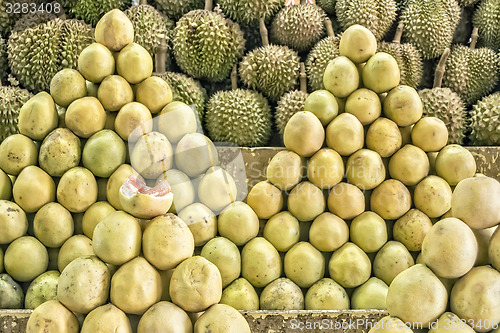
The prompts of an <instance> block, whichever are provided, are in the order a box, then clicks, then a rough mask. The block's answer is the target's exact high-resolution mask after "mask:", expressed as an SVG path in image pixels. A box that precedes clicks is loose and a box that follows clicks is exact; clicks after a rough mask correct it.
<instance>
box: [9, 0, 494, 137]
mask: <svg viewBox="0 0 500 333" xmlns="http://www.w3.org/2000/svg"><path fill="white" fill-rule="evenodd" d="M204 2H205V1H203V0H190V1H179V0H176V1H174V0H161V1H160V0H157V1H153V3H152V4H153V5H155V6H156V8H157V9H154V8H153V7H150V6H134V7H132V8H130V9H128V10H127V11H126V13H127V15H128V16H129V17H130V18H131V20H132V21H133V23H134V26H135V30H136V32H137V33H136V42H138V43H139V44H141V45H144V46H145V47H146V49H148V51H150V53H151V54H154V53H156V52H157V49H158V46H159V43H160V42H159V39H158V38H156V36H157V35H164V36H165V38H166V39H167V41H168V43H167V45H171V48H172V51H173V52H169V53H172V58H173V59H175V61H173V60H170V61H169V59H170V58H171V57H170V54H168V55H167V57H166V58H167V67H168V68H169V69H171V70H175V71H182V72H184V73H186V74H187V75H188V76H185V75H182V74H173V73H171V74H169V75H167V74H164V75H163V76H164V77H167V76H169V77H173V76H175V81H176V82H177V83H178V84H179V89H177V90H178V96H177V98H178V99H180V100H183V101H184V102H187V103H190V104H195V105H196V106H197V109H198V111H199V113H200V115H203V113H204V104H205V103H207V102H208V106H209V108H208V110H207V115H206V117H205V119H206V120H207V121H206V129H207V130H208V134H209V135H210V136H212V139H214V140H221V141H232V142H234V143H236V144H239V145H244V146H258V145H265V144H268V143H269V138H270V137H271V131H272V129H273V127H272V124H271V118H272V115H271V112H272V111H271V110H273V108H272V106H275V105H276V108H275V111H274V117H275V119H276V128H277V131H276V132H280V131H281V130H282V128H283V127H284V124H286V120H287V119H288V118H289V117H291V115H292V114H293V113H294V112H296V111H301V109H302V108H303V103H304V101H305V98H306V97H307V92H305V91H304V89H301V90H294V89H295V88H297V85H298V81H299V80H298V78H299V76H300V60H301V58H302V60H305V64H306V72H307V77H308V82H309V84H308V87H309V91H313V90H318V89H322V88H323V85H322V73H323V71H324V69H325V68H326V65H327V64H328V62H329V61H330V60H332V59H333V58H334V57H336V56H338V42H339V40H340V37H339V36H340V35H337V36H335V35H334V34H333V31H332V30H333V29H329V28H328V24H327V25H326V27H327V28H326V29H325V25H324V22H323V19H324V18H325V17H326V16H327V14H328V15H333V16H331V18H332V20H333V22H334V25H335V26H336V30H337V29H338V27H340V28H342V29H344V28H346V27H348V26H349V25H351V24H353V23H361V24H365V25H366V26H367V27H369V28H370V29H371V30H372V31H373V32H374V34H375V36H377V38H379V39H380V40H381V39H382V38H383V37H384V36H385V40H391V38H390V37H389V36H388V35H390V34H393V31H392V30H391V27H392V26H394V25H395V22H396V20H398V19H399V20H400V21H401V23H402V28H403V29H401V28H400V29H398V31H396V35H395V37H394V41H393V42H386V41H383V40H381V41H380V42H379V50H380V51H385V52H388V53H390V54H391V55H393V56H394V57H395V58H396V59H397V61H398V64H399V66H400V68H401V71H402V83H403V84H407V85H410V86H413V87H417V86H421V87H426V86H427V87H428V88H430V87H431V86H430V85H429V84H425V81H426V80H425V78H424V80H422V76H423V74H422V73H423V68H425V67H430V68H431V70H430V71H429V70H428V71H427V72H429V73H432V65H433V64H434V63H435V62H436V61H434V62H428V61H426V62H424V61H423V60H422V59H430V58H434V57H436V55H437V56H440V54H441V53H442V50H444V49H445V48H446V47H448V46H450V45H451V43H452V38H453V32H454V31H455V29H456V28H457V25H458V23H459V21H460V15H461V12H463V13H467V12H469V13H471V12H472V11H471V9H474V8H476V7H477V9H475V11H474V13H475V14H474V16H473V17H474V20H473V21H474V24H475V25H477V26H478V27H479V28H480V29H479V32H480V36H481V38H479V43H480V45H481V44H482V45H488V46H490V47H492V48H494V49H495V50H493V49H487V48H478V49H475V48H474V47H466V46H464V45H456V46H454V47H453V50H452V53H451V55H450V57H449V60H448V63H447V70H446V72H445V73H446V74H445V77H444V80H443V82H444V86H446V87H449V88H451V90H452V91H450V92H449V93H448V91H446V94H448V95H446V96H444V97H443V96H442V93H440V94H436V93H434V94H432V99H434V100H433V101H432V102H433V104H435V105H439V106H440V107H435V108H434V110H429V112H428V113H429V114H433V115H437V116H439V117H441V118H443V119H444V120H445V121H446V122H447V123H448V125H449V127H450V129H451V130H452V131H451V133H452V135H451V138H452V141H453V142H457V143H462V142H463V141H462V140H463V138H464V136H465V130H466V128H467V127H468V125H469V124H468V123H467V121H468V119H469V118H470V117H468V116H467V114H466V112H465V111H464V110H465V106H463V105H462V102H461V101H460V98H461V99H462V100H463V101H464V102H465V104H466V105H472V104H474V103H475V102H476V101H478V100H479V99H480V98H481V97H484V96H486V95H487V94H489V93H491V92H492V91H493V89H494V87H495V85H496V83H497V82H498V76H499V73H498V72H499V67H500V60H499V57H498V55H497V54H496V53H495V51H498V48H499V46H500V42H499V41H498V39H500V38H496V39H495V36H496V35H495V34H496V33H497V32H496V31H498V29H497V28H495V27H496V26H499V25H500V3H498V1H492V0H482V1H481V2H480V3H479V4H475V3H478V1H459V2H460V5H461V6H465V5H468V6H470V5H474V4H475V7H468V8H465V9H463V10H461V9H460V7H459V3H458V2H457V1H456V0H438V1H435V0H398V1H395V0H377V1H353V0H336V1H333V0H330V1H328V0H318V1H317V3H318V6H316V5H312V4H307V5H306V4H302V5H293V6H285V7H283V3H284V1H283V0H258V1H240V0H238V1H235V0H218V1H217V4H218V5H219V6H220V7H218V9H219V10H215V11H210V12H209V11H204V10H201V8H203V6H204ZM62 3H63V6H64V7H65V9H66V12H67V13H68V16H70V17H76V18H80V19H84V20H85V21H86V22H88V23H90V24H95V22H96V21H97V19H98V18H99V17H100V15H102V14H100V13H104V12H105V11H107V10H108V7H106V6H112V8H114V7H120V8H126V7H127V6H130V2H129V1H117V0H108V1H94V0H86V1H78V2H76V1H68V0H65V1H62ZM75 3H76V4H75ZM209 3H210V1H209ZM0 6H1V4H0ZM216 9H217V8H216ZM221 11H222V13H223V15H225V16H226V17H229V18H230V19H233V20H235V21H236V22H238V23H240V24H241V26H240V25H238V24H237V23H234V22H233V21H231V20H230V19H228V18H226V17H224V16H223V15H221V14H220V12H221ZM165 14H167V15H168V16H167V15H165ZM41 16H42V15H41ZM169 16H170V17H171V18H173V19H174V20H178V21H177V23H176V24H175V22H174V21H173V20H172V19H169ZM260 16H261V17H264V19H265V21H264V24H261V28H262V25H264V28H265V27H266V26H267V27H268V28H269V29H270V34H269V37H270V41H271V42H272V43H274V44H271V45H267V41H266V39H267V38H264V41H260V38H261V35H260V34H257V33H256V31H258V25H259V23H260V22H259V17H260ZM469 16H470V15H469ZM92 17H94V19H93V18H92ZM95 17H97V19H95ZM50 18H53V17H50ZM50 18H49V17H47V15H45V16H44V17H41V18H40V19H41V20H42V21H43V20H47V19H50ZM466 18H467V17H466ZM18 21H19V20H18ZM35 21H36V19H31V21H30V23H28V24H26V26H27V27H29V26H33V25H34V24H35V23H36V22H35ZM266 22H267V23H266ZM30 24H31V25H30ZM174 25H175V26H176V28H175V29H173V28H174ZM2 29H3V27H2ZM495 29H497V30H495ZM216 30H217V33H215V31H216ZM325 31H326V33H327V34H328V36H327V37H326V38H323V37H324V36H325ZM465 31H466V32H465V33H466V34H468V33H469V30H467V29H465ZM492 31H493V32H492ZM462 34H463V33H462ZM47 35H48V36H50V38H45V36H47ZM91 35H92V27H91V25H86V24H84V23H83V22H82V21H77V20H64V21H63V20H59V19H56V20H52V21H49V22H47V23H45V24H42V25H39V26H36V27H32V28H31V29H29V30H24V31H23V30H22V29H20V28H18V29H16V28H14V29H12V33H11V35H10V37H9V43H8V44H9V47H8V52H5V53H8V54H12V56H11V57H10V61H9V63H10V72H11V73H12V74H13V77H11V81H13V82H16V81H17V80H18V81H19V82H20V83H21V86H23V87H25V88H28V90H30V91H31V92H37V91H40V90H43V89H45V88H46V87H45V86H46V85H47V84H48V83H47V82H45V81H46V78H47V77H51V75H50V74H54V73H55V72H57V71H58V70H60V69H61V68H64V67H68V66H69V67H74V66H76V58H75V57H74V54H78V53H79V51H81V49H82V48H83V47H85V46H86V45H88V44H90V42H91V37H90V36H91ZM244 35H245V36H244ZM401 36H402V39H403V41H404V43H401ZM492 36H493V37H492ZM244 37H246V39H247V40H246V45H245V38H244ZM391 37H392V36H391ZM497 37H498V36H497ZM322 38H323V39H322ZM11 41H12V42H11ZM26 41H29V42H30V43H31V45H30V47H26V44H27V42H26ZM38 41H39V42H38ZM408 41H409V42H411V43H408ZM4 44H5V42H4ZM33 44H35V45H37V47H33ZM279 44H284V45H280V46H278V45H279ZM474 44H475V43H474ZM261 45H265V46H262V47H261ZM253 47H257V48H255V49H252V48H253ZM245 48H246V49H245ZM311 48H312V49H311ZM309 50H310V52H308V51H309ZM245 52H246V55H245ZM242 57H243V58H242ZM241 58H242V59H241ZM4 63H5V61H4ZM170 64H171V65H170ZM235 64H239V76H240V80H241V81H242V83H244V84H245V85H246V86H247V87H249V88H250V89H254V90H257V91H259V92H260V93H262V94H264V95H265V97H264V96H262V95H259V97H252V98H251V101H252V102H250V101H245V98H242V99H241V101H242V102H241V103H238V106H239V107H234V105H233V106H232V105H231V103H227V102H225V99H226V98H229V97H230V98H229V99H228V100H229V101H232V100H234V96H236V94H237V93H236V92H226V93H222V92H221V93H219V94H215V93H216V92H217V90H227V89H228V88H229V87H230V85H231V83H230V81H229V79H228V77H229V73H230V72H231V70H232V68H233V66H234V65H235ZM429 64H430V65H431V66H429ZM424 65H426V66H424ZM4 68H5V66H4ZM52 72H53V73H52ZM48 74H49V75H48ZM1 76H2V41H0V77H1ZM190 76H191V77H194V78H196V79H200V80H201V85H200V82H198V81H196V80H193V79H192V78H191V77H190ZM427 76H429V77H430V76H431V75H427ZM210 81H221V83H213V82H210ZM427 81H428V80H427ZM421 82H423V84H420V83H421ZM169 83H170V84H172V83H171V82H169ZM202 85H203V87H205V88H206V89H207V90H208V91H209V95H213V98H212V99H213V100H214V102H212V101H208V99H207V97H208V96H207V94H206V92H205V90H204V88H202ZM175 90H176V88H175V85H174V92H175ZM455 92H456V93H458V98H457V96H455V94H454V93H455ZM25 93H26V92H23V93H20V95H23V94H25ZM193 94H194V95H193ZM250 94H251V95H253V96H257V95H258V93H257V92H254V91H250ZM256 94H257V95H256ZM450 94H452V95H450ZM10 95H12V93H10ZM181 95H182V96H181ZM240 95H241V94H240ZM248 96H249V95H248ZM248 96H247V97H248ZM450 96H452V97H450ZM216 97H217V98H216ZM0 98H2V96H0ZM248 98H249V97H248ZM248 98H247V99H248ZM266 98H267V99H268V100H269V102H270V103H269V102H268V100H266ZM257 100H258V101H259V102H258V103H257ZM493 100H494V99H493ZM7 103H8V104H12V103H9V100H7V101H6V100H5V98H4V101H3V102H2V104H7ZM252 103H257V105H260V106H261V107H260V108H255V107H251V106H252V105H253V104H252ZM276 103H277V104H276ZM490 104H491V103H490ZM210 106H212V107H210ZM215 106H217V108H216V107H215ZM221 106H226V107H225V108H221ZM228 106H232V107H228ZM452 106H453V107H452ZM11 109H12V108H11ZM221 110H224V113H221ZM252 110H260V112H255V111H252ZM491 110H492V108H491V107H490V108H489V113H491V112H494V110H495V108H493V111H491ZM492 116H494V114H493V115H491V114H490V115H489V118H491V117H492ZM472 118H474V117H472ZM210 119H212V120H210ZM238 119H253V122H252V123H253V124H254V126H257V127H255V128H249V129H246V127H245V125H246V124H248V121H247V122H245V121H237V120H238ZM476 119H481V117H476ZM7 120H8V121H9V118H8V117H7ZM4 121H5V120H4V119H3V118H2V122H4ZM10 122H11V123H13V122H12V121H10ZM14 122H15V121H14ZM210 123H212V126H211V125H210ZM256 124H260V125H256ZM479 125H481V126H483V127H486V126H485V125H486V124H479ZM220 128H227V129H230V130H232V131H237V132H239V133H240V135H236V136H234V135H232V136H231V135H228V134H226V135H222V134H221V133H222V131H221V130H220ZM252 129H253V131H252ZM480 131H482V130H481V128H480V127H479V129H476V132H480ZM484 131H488V132H491V131H492V129H491V125H489V129H488V128H486V129H485V130H484ZM225 132H226V133H227V132H228V130H226V131H225ZM240 136H241V137H240ZM483 136H484V137H486V139H485V140H482V141H481V140H474V139H472V140H471V143H473V144H500V140H499V139H495V138H494V137H495V136H494V135H493V136H491V135H489V133H488V134H487V135H483ZM490 137H492V139H490ZM275 138H277V140H276V139H275V140H273V141H272V143H273V144H275V143H277V144H280V139H279V136H278V135H275ZM466 142H467V141H466Z"/></svg>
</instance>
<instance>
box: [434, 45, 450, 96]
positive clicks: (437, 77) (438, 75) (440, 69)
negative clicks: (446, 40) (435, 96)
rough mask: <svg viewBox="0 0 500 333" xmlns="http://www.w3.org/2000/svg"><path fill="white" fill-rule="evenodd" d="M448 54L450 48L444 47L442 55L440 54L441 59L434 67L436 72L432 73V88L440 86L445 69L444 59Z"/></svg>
mask: <svg viewBox="0 0 500 333" xmlns="http://www.w3.org/2000/svg"><path fill="white" fill-rule="evenodd" d="M449 55H450V48H446V50H444V52H443V55H441V59H439V63H438V65H437V67H436V72H435V73H434V85H433V88H441V84H442V83H443V76H444V71H445V69H446V60H447V59H448V56H449Z"/></svg>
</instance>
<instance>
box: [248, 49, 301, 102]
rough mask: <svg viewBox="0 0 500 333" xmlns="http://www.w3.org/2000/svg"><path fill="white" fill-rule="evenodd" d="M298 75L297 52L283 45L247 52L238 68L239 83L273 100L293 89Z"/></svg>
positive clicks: (298, 59) (298, 62)
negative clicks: (241, 82)
mask: <svg viewBox="0 0 500 333" xmlns="http://www.w3.org/2000/svg"><path fill="white" fill-rule="evenodd" d="M299 72H300V58H299V56H298V55H297V52H296V51H294V50H292V49H290V48H288V47H287V46H279V45H268V46H263V47H259V48H257V49H255V50H253V51H250V52H249V53H247V55H246V56H245V57H243V60H242V61H241V63H240V66H239V74H240V78H241V81H243V83H245V84H246V85H247V86H248V87H250V88H252V89H256V90H258V91H260V92H262V93H263V94H264V95H266V96H267V97H269V98H270V99H271V100H273V101H277V100H278V99H279V98H280V96H281V95H283V94H284V93H285V92H287V91H290V90H292V89H293V88H295V86H296V85H297V82H298V78H299Z"/></svg>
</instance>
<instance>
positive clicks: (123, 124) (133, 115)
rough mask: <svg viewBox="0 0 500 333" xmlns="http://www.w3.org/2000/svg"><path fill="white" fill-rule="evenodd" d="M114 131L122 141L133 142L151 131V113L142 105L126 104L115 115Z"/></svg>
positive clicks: (136, 103) (135, 103)
mask: <svg viewBox="0 0 500 333" xmlns="http://www.w3.org/2000/svg"><path fill="white" fill-rule="evenodd" d="M114 130H115V131H116V133H118V135H120V137H121V138H122V139H123V140H126V141H129V142H135V141H137V140H138V139H139V137H141V136H142V135H144V134H146V133H149V132H151V131H152V130H153V121H152V117H151V112H149V110H148V108H147V107H146V106H145V105H144V104H141V103H138V102H130V103H127V104H125V105H124V106H122V108H121V109H120V111H118V114H117V115H116V118H115V124H114Z"/></svg>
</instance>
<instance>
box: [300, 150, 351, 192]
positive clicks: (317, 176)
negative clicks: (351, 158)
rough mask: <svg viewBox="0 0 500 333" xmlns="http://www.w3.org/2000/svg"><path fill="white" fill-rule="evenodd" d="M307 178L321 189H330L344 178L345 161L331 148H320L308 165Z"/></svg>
mask: <svg viewBox="0 0 500 333" xmlns="http://www.w3.org/2000/svg"><path fill="white" fill-rule="evenodd" d="M307 178H308V179H309V181H310V182H312V183H313V184H314V185H316V186H318V187H319V188H321V189H329V188H332V187H333V186H335V185H337V184H338V183H340V182H341V181H342V179H343V178H344V161H343V160H342V157H341V156H340V155H339V153H337V152H336V151H335V150H333V149H331V148H323V149H320V150H319V151H318V152H317V153H316V154H314V155H313V156H312V157H311V158H310V159H309V163H308V165H307Z"/></svg>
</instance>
